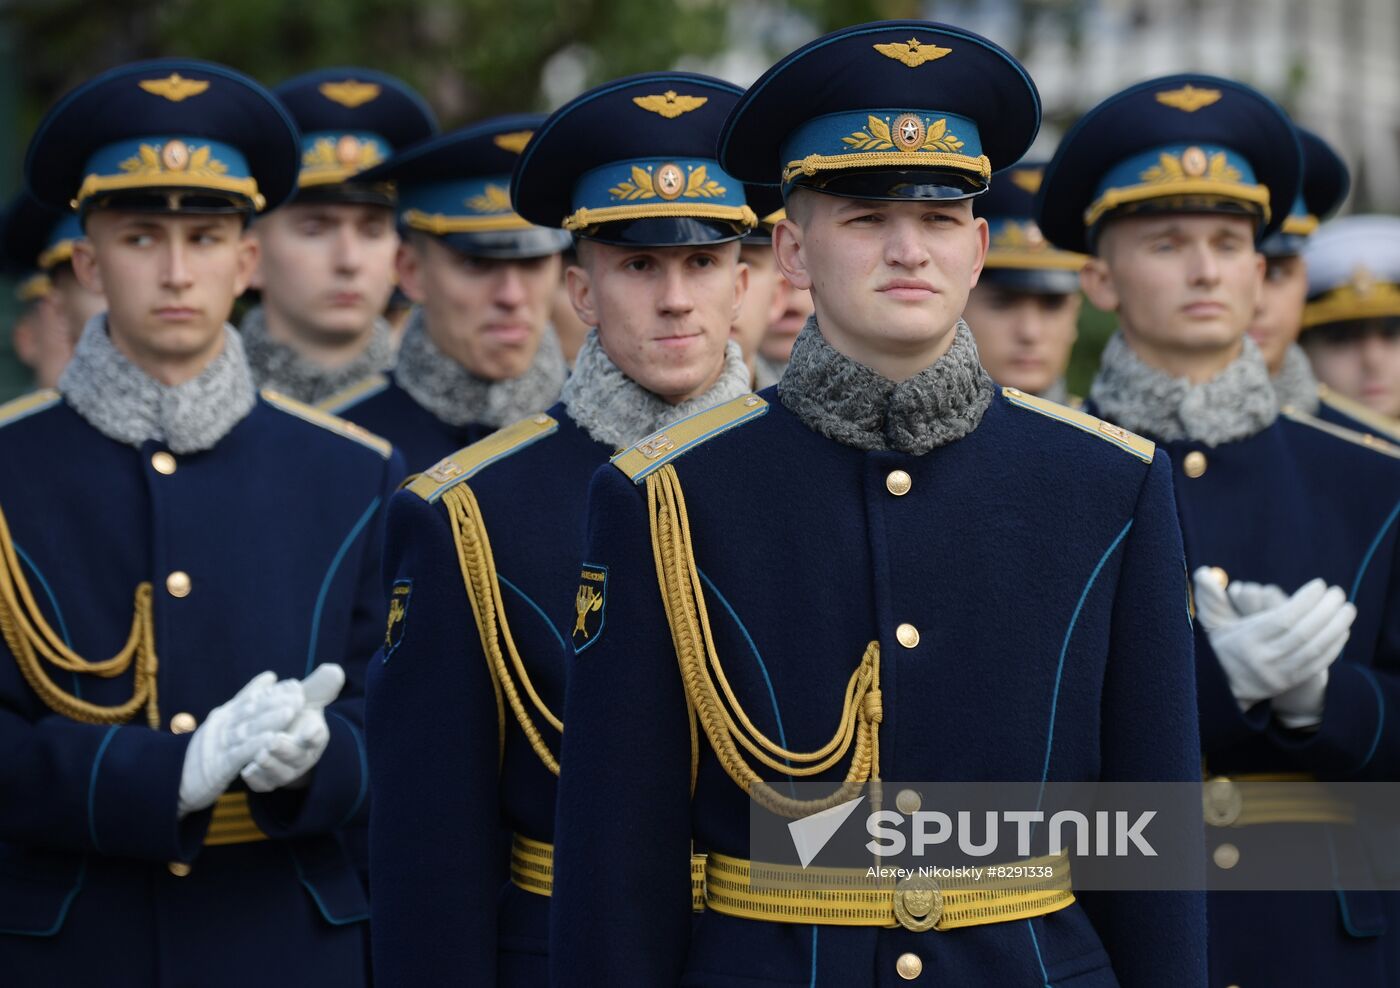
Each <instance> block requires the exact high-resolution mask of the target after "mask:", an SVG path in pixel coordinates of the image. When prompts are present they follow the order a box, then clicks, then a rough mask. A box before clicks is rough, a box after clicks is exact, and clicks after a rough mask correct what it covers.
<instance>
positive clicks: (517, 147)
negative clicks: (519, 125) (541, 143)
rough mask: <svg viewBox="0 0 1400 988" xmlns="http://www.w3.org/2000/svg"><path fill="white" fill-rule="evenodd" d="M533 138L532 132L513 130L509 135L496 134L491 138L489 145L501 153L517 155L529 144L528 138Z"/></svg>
mask: <svg viewBox="0 0 1400 988" xmlns="http://www.w3.org/2000/svg"><path fill="white" fill-rule="evenodd" d="M534 136H535V132H534V131H533V130H515V131H511V132H510V133H509V134H497V135H496V136H495V137H493V138H491V143H493V144H495V145H496V147H498V148H500V149H501V150H502V151H511V152H513V153H515V154H519V153H520V152H521V151H524V150H525V145H526V144H529V143H530V138H532V137H534Z"/></svg>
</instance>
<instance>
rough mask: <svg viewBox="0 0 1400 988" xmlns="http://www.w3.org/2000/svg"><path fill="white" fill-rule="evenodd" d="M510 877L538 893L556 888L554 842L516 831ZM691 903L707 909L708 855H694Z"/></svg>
mask: <svg viewBox="0 0 1400 988" xmlns="http://www.w3.org/2000/svg"><path fill="white" fill-rule="evenodd" d="M510 880H511V881H512V882H514V883H515V885H516V886H517V887H518V888H522V889H524V890H525V891H526V892H533V893H535V895H544V896H548V895H549V894H550V893H551V892H553V891H554V845H553V844H546V843H545V842H544V841H542V840H532V839H531V838H529V837H522V836H521V835H520V834H515V835H513V836H512V837H511V842H510ZM690 905H691V908H692V909H694V910H695V911H696V912H700V911H701V910H703V909H704V908H705V855H703V854H692V855H691V856H690Z"/></svg>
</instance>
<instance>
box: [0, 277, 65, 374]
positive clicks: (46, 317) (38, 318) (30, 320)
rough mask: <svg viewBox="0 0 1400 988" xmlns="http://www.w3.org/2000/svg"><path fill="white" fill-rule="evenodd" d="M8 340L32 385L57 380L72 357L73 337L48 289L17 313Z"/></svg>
mask: <svg viewBox="0 0 1400 988" xmlns="http://www.w3.org/2000/svg"><path fill="white" fill-rule="evenodd" d="M10 342H11V344H12V345H13V346H14V348H15V356H16V357H18V358H19V362H20V363H22V364H24V366H26V367H28V368H29V372H30V374H32V375H33V378H34V386H35V387H36V388H51V387H53V386H54V385H55V384H57V383H58V378H59V375H60V374H62V373H63V368H64V367H67V366H68V361H69V360H71V359H72V358H73V342H74V341H73V337H72V335H71V334H70V333H69V332H68V324H67V323H66V322H64V319H63V314H62V313H61V312H60V311H59V307H58V300H57V299H56V298H55V297H54V293H53V292H52V291H50V292H49V294H47V295H45V296H44V297H43V298H41V299H38V300H36V301H34V302H32V303H30V304H29V305H28V306H26V307H25V309H24V311H23V312H21V313H20V315H19V318H18V319H16V320H15V324H14V328H13V329H12V330H11V335H10Z"/></svg>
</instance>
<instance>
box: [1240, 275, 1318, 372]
mask: <svg viewBox="0 0 1400 988" xmlns="http://www.w3.org/2000/svg"><path fill="white" fill-rule="evenodd" d="M1307 300H1308V269H1307V265H1306V264H1304V262H1303V259H1302V258H1301V257H1296V256H1294V257H1270V258H1267V259H1266V260H1265V267H1264V285H1263V288H1262V289H1261V290H1260V292H1259V306H1258V307H1257V308H1256V309H1255V310H1254V321H1253V322H1252V323H1250V326H1249V335H1250V338H1251V339H1253V340H1254V342H1255V343H1257V344H1258V345H1259V350H1260V352H1261V353H1263V355H1264V362H1265V363H1266V364H1268V365H1269V373H1271V374H1277V373H1278V372H1279V371H1280V370H1281V369H1282V368H1283V358H1284V355H1285V354H1287V353H1288V348H1289V347H1290V346H1292V345H1293V341H1294V340H1296V339H1297V338H1298V333H1299V331H1300V330H1301V329H1302V328H1303V303H1305V302H1306V301H1307Z"/></svg>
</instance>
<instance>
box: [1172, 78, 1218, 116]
mask: <svg viewBox="0 0 1400 988" xmlns="http://www.w3.org/2000/svg"><path fill="white" fill-rule="evenodd" d="M1219 100H1220V90H1218V89H1197V88H1196V87H1195V86H1193V85H1191V84H1190V83H1188V84H1186V85H1185V86H1182V87H1181V88H1180V89H1167V90H1164V91H1162V92H1160V93H1158V94H1157V102H1158V103H1161V104H1162V105H1163V106H1170V107H1172V108H1173V109H1175V110H1181V111H1182V112H1183V113H1195V112H1196V111H1197V110H1199V109H1201V108H1202V107H1205V106H1210V105H1211V104H1212V103H1216V102H1219Z"/></svg>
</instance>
